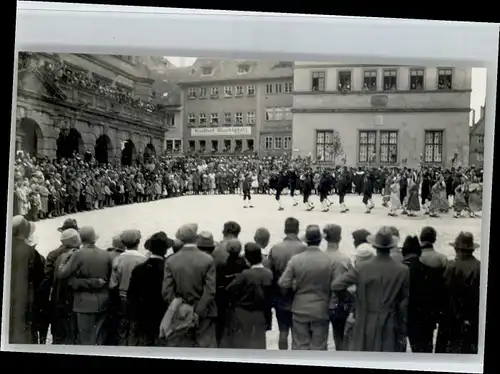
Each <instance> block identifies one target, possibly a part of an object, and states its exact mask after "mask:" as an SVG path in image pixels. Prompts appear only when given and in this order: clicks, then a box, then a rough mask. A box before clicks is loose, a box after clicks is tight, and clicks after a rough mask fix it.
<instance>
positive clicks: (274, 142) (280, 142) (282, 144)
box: [264, 136, 292, 149]
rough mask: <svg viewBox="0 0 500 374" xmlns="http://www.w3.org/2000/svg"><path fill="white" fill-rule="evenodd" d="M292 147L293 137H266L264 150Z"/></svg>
mask: <svg viewBox="0 0 500 374" xmlns="http://www.w3.org/2000/svg"><path fill="white" fill-rule="evenodd" d="M291 147H292V137H291V136H266V137H264V149H290V148H291Z"/></svg>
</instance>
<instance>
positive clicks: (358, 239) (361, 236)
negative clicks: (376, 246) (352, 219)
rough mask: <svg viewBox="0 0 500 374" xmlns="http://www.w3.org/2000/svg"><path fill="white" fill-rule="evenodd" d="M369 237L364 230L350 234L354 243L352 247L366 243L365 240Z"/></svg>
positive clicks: (367, 232) (368, 232) (368, 233)
mask: <svg viewBox="0 0 500 374" xmlns="http://www.w3.org/2000/svg"><path fill="white" fill-rule="evenodd" d="M369 235H370V231H368V230H365V229H358V230H354V231H353V232H352V239H353V241H354V247H359V246H360V245H361V244H364V243H368V241H367V238H368V236H369Z"/></svg>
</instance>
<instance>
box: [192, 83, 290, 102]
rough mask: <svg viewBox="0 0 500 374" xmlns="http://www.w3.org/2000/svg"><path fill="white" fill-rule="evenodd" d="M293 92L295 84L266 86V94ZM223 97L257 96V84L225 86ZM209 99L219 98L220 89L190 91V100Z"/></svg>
mask: <svg viewBox="0 0 500 374" xmlns="http://www.w3.org/2000/svg"><path fill="white" fill-rule="evenodd" d="M292 91H293V83H291V82H287V83H269V84H266V94H267V95H270V94H282V93H285V94H290V93H292ZM222 95H223V96H224V97H243V96H245V95H246V96H255V84H248V85H246V86H245V85H242V84H238V85H236V86H234V87H233V86H224V88H223V90H222ZM208 97H210V98H212V99H217V98H219V87H210V90H209V88H208V87H199V88H195V87H191V88H189V89H188V99H197V98H198V99H207V98H208Z"/></svg>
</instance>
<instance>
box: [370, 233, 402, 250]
mask: <svg viewBox="0 0 500 374" xmlns="http://www.w3.org/2000/svg"><path fill="white" fill-rule="evenodd" d="M367 241H368V243H370V244H371V245H372V247H373V248H375V249H376V250H377V253H380V254H388V253H389V252H390V251H391V250H392V249H394V248H397V246H398V238H397V237H396V236H394V230H393V228H392V227H388V226H382V227H381V228H380V229H379V230H378V231H377V233H376V234H375V235H370V236H368V238H367Z"/></svg>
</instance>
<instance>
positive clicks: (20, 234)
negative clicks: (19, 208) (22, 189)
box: [12, 215, 31, 239]
mask: <svg viewBox="0 0 500 374" xmlns="http://www.w3.org/2000/svg"><path fill="white" fill-rule="evenodd" d="M30 232H31V227H30V223H29V221H28V220H27V219H26V218H24V217H23V216H21V215H18V216H15V217H14V218H13V219H12V237H14V238H19V239H28V237H29V235H30Z"/></svg>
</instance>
